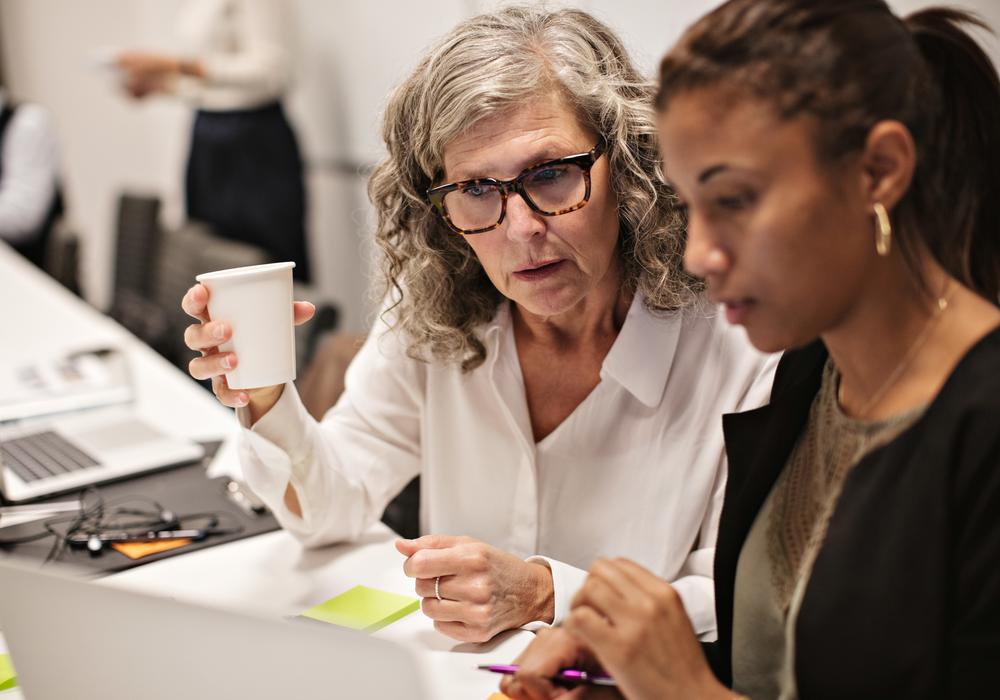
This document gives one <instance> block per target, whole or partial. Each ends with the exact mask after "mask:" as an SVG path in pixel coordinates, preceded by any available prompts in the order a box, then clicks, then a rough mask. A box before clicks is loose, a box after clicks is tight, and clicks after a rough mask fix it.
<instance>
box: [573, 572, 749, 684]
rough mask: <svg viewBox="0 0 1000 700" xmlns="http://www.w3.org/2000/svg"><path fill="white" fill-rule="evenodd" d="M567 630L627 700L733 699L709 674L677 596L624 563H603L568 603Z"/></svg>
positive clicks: (649, 575)
mask: <svg viewBox="0 0 1000 700" xmlns="http://www.w3.org/2000/svg"><path fill="white" fill-rule="evenodd" d="M572 606H573V609H572V612H571V613H570V615H569V618H568V619H567V620H566V622H565V624H564V627H565V628H566V629H567V630H568V631H569V632H570V633H572V634H573V635H574V636H576V637H577V638H578V639H579V641H580V643H581V644H582V645H583V646H585V647H586V648H588V649H590V651H591V652H592V653H593V654H594V655H595V656H596V657H597V660H598V661H599V662H600V663H601V666H603V667H604V669H605V670H606V671H607V673H608V674H610V675H611V677H612V678H614V679H615V680H616V681H617V683H618V688H619V689H620V690H621V691H622V694H623V695H624V696H625V697H627V698H629V700H647V699H648V700H654V699H655V700H663V699H664V698H701V699H712V698H720V699H721V698H725V699H726V700H731V699H732V698H734V697H736V696H735V695H734V694H733V692H732V691H730V690H729V689H727V688H726V687H725V686H723V685H722V684H721V683H719V681H718V680H717V679H716V678H715V676H714V675H713V674H712V671H711V669H710V668H709V667H708V663H707V662H706V660H705V655H704V652H702V649H701V645H700V644H699V643H698V639H697V637H696V636H695V633H694V629H693V628H692V627H691V621H690V620H689V619H688V616H687V612H686V611H685V610H684V605H683V604H682V602H681V599H680V596H679V595H678V594H677V591H675V590H674V588H673V586H671V585H670V584H669V583H667V582H666V581H664V580H662V579H661V578H659V577H658V576H656V575H655V574H653V573H651V572H649V571H647V570H646V569H644V568H643V567H641V566H639V565H638V564H636V563H635V562H632V561H629V560H627V559H613V560H608V559H602V560H599V561H597V562H596V563H595V564H594V565H593V566H592V567H591V569H590V575H589V576H588V577H587V580H586V582H585V583H584V584H583V587H582V588H581V589H580V590H579V591H578V592H577V594H576V596H574V598H573V603H572Z"/></svg>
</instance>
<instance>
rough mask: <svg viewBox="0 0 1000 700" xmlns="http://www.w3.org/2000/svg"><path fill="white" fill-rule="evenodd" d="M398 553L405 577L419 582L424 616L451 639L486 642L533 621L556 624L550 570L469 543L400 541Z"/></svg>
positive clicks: (445, 539) (441, 538) (429, 537)
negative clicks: (401, 560)
mask: <svg viewBox="0 0 1000 700" xmlns="http://www.w3.org/2000/svg"><path fill="white" fill-rule="evenodd" d="M396 549H398V550H399V552H400V553H401V554H405V555H406V562H404V564H403V572H404V573H405V574H406V575H407V576H409V577H410V578H415V579H416V580H417V582H416V590H417V595H419V596H421V597H422V598H423V601H422V603H421V608H422V610H423V611H424V614H425V615H427V616H428V617H430V618H431V619H433V620H434V627H435V629H437V630H438V631H439V632H441V633H443V634H446V635H448V636H449V637H453V638H454V639H457V640H459V641H462V642H485V641H487V640H489V639H491V638H493V637H494V636H495V635H497V634H498V633H499V632H502V631H504V630H507V629H512V628H515V627H520V626H522V625H524V624H527V623H529V622H533V621H535V620H542V621H544V622H551V621H552V618H553V615H554V604H553V601H554V596H553V591H552V573H551V572H550V571H549V569H548V567H547V566H544V565H542V564H533V563H531V562H526V561H524V560H523V559H521V558H519V557H516V556H514V555H513V554H510V553H508V552H504V551H502V550H500V549H497V548H496V547H491V546H490V545H488V544H485V543H484V542H479V541H478V540H474V539H472V538H471V537H449V536H446V535H425V536H424V537H419V538H417V539H415V540H397V541H396ZM435 581H437V590H435ZM437 594H440V597H441V599H440V600H438V595H437Z"/></svg>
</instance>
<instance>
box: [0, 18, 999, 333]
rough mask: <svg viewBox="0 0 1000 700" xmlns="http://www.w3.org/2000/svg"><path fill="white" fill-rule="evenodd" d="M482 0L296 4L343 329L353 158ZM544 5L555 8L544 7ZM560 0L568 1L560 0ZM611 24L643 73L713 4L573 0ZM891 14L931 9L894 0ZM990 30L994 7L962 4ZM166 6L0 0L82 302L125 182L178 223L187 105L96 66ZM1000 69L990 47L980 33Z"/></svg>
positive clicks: (324, 251) (364, 160)
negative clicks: (74, 255) (145, 94)
mask: <svg viewBox="0 0 1000 700" xmlns="http://www.w3.org/2000/svg"><path fill="white" fill-rule="evenodd" d="M497 4H498V3H497V2H493V1H491V0H434V1H433V2H422V3H414V2H406V1H404V0H384V1H383V2H372V3H340V2H330V1H329V0H294V2H291V1H290V2H289V7H290V10H291V11H295V12H296V19H297V21H296V26H297V32H298V65H299V70H298V80H297V82H296V87H295V89H294V91H293V92H292V94H291V95H290V96H289V100H288V106H289V112H290V114H291V116H292V119H293V121H294V122H295V123H296V125H297V127H298V132H299V136H300V138H301V140H302V143H303V147H304V151H305V153H306V157H307V161H308V163H309V173H308V187H309V194H310V212H309V227H310V228H309V231H310V245H311V248H312V251H313V255H314V259H315V260H316V261H317V263H318V264H317V265H316V268H317V278H318V279H317V289H316V291H315V297H317V298H321V299H330V300H333V301H336V302H338V303H339V304H340V305H341V306H342V308H343V309H344V311H345V319H344V320H345V325H346V326H347V327H348V328H350V329H353V330H360V329H363V328H364V327H365V326H366V323H367V319H368V317H369V312H370V308H371V306H370V302H369V300H368V295H367V290H366V286H367V280H368V275H369V273H370V268H369V266H368V259H369V256H370V254H371V249H370V245H369V244H368V242H367V241H368V233H369V231H370V217H371V214H370V211H369V207H368V205H367V198H366V195H365V190H364V180H363V178H362V177H360V176H358V175H357V174H352V172H351V169H350V168H351V167H352V166H353V165H364V164H370V163H372V162H374V161H375V160H376V159H377V157H378V154H379V150H380V141H379V129H378V127H379V113H380V111H381V107H382V104H383V102H384V99H385V96H386V94H387V92H388V91H389V89H390V88H391V87H392V85H394V84H395V83H396V82H398V81H399V80H400V79H401V78H402V77H403V76H404V75H405V74H406V73H407V71H408V70H409V69H410V68H412V66H413V65H414V64H415V63H416V61H417V59H418V56H419V54H420V52H421V49H422V48H423V47H425V46H427V45H428V44H430V43H431V42H433V41H434V39H435V38H436V37H438V36H440V35H441V34H443V33H445V32H446V31H447V30H448V29H449V28H450V27H451V26H452V25H453V24H455V23H456V22H457V21H458V20H460V19H461V18H463V17H466V16H470V15H472V14H474V13H475V12H479V11H482V10H485V9H488V8H492V7H494V6H496V5H497ZM549 4H550V5H552V4H554V3H549ZM558 4H568V3H565V2H561V3H558ZM573 4H575V5H577V6H579V7H581V8H583V9H586V10H588V11H590V12H593V13H594V14H596V15H597V16H599V17H600V18H601V19H603V20H604V21H606V22H608V23H609V24H610V25H611V26H612V27H614V28H615V29H617V30H618V31H619V32H620V33H621V34H622V36H623V38H624V39H625V41H626V43H627V44H628V46H629V47H630V49H631V50H632V51H633V54H634V56H635V57H636V59H637V61H638V62H639V63H640V65H641V66H642V67H643V68H644V69H646V70H647V71H649V72H650V73H652V72H653V71H654V70H655V67H656V64H657V61H658V59H659V57H660V56H661V55H662V54H663V53H664V51H665V50H666V49H667V48H668V47H669V46H670V44H671V43H672V42H673V41H675V40H676V39H677V37H678V36H679V35H680V33H681V32H682V31H683V29H684V27H686V26H687V25H688V24H689V23H690V22H691V21H693V20H694V19H696V18H697V17H698V16H700V15H701V14H703V13H704V12H705V11H707V10H708V9H710V8H712V7H714V6H715V5H717V4H718V0H686V1H683V2H682V1H680V0H674V2H663V1H662V0H660V1H659V2H657V1H655V0H617V1H616V2H615V3H613V4H612V3H610V2H600V1H598V0H580V1H579V2H576V3H573ZM890 4H891V5H892V6H893V7H894V8H895V9H896V10H897V11H899V12H901V13H906V12H909V11H911V10H913V9H915V8H917V7H923V6H926V5H928V4H932V3H929V2H926V1H923V0H893V1H892V2H891V3H890ZM957 4H959V5H961V6H964V7H968V8H970V9H973V10H975V11H977V12H979V13H980V14H981V15H982V16H983V17H984V18H985V19H986V20H987V21H988V22H989V23H990V24H991V25H992V26H994V27H996V28H997V29H998V30H1000V2H998V1H997V0H961V1H960V2H958V3H957ZM175 6H176V2H175V0H0V46H2V49H3V60H2V63H3V65H4V71H5V73H6V77H7V80H8V84H9V85H8V87H9V88H10V89H11V91H12V92H13V93H14V94H15V96H16V97H18V98H20V99H28V100H32V101H37V102H39V103H41V104H44V105H46V106H47V107H49V109H50V110H51V111H52V113H53V115H54V118H55V122H56V128H57V132H58V136H59V140H60V143H61V147H62V163H63V172H64V176H65V182H66V188H67V194H68V197H69V198H70V206H71V211H72V217H73V220H74V222H75V226H76V228H77V230H78V231H79V232H80V233H81V234H82V235H83V236H84V239H85V244H86V248H85V267H84V274H85V279H84V283H85V286H86V292H87V296H88V298H90V300H91V301H92V302H94V303H96V304H97V305H99V306H106V305H107V303H108V302H109V300H110V299H109V297H110V286H111V275H112V270H111V260H112V250H111V246H112V236H111V234H112V228H113V217H114V206H115V197H116V196H117V193H118V192H119V191H121V190H122V189H126V188H127V189H131V190H145V191H151V192H157V193H159V194H161V196H163V197H164V199H165V204H166V219H167V222H168V223H176V222H177V221H179V217H180V213H181V209H182V202H181V181H182V177H181V176H182V171H183V164H184V159H185V156H186V148H187V130H188V125H189V120H190V115H189V113H188V111H187V110H186V109H185V108H184V107H183V106H182V105H179V104H177V103H175V102H171V101H169V100H166V99H157V100H152V101H147V102H143V103H134V102H130V101H128V100H126V99H125V98H123V97H122V96H121V95H120V94H119V93H118V91H117V90H116V89H115V87H114V85H113V84H112V81H111V79H110V76H108V75H107V74H106V73H104V72H102V71H101V70H99V69H95V68H94V67H93V63H94V60H93V59H94V56H95V53H96V52H97V51H98V50H99V49H101V48H102V47H117V48H126V47H158V48H165V49H168V48H169V47H170V40H169V37H170V26H171V19H172V15H173V12H174V10H175ZM982 38H983V40H984V44H985V45H986V46H987V49H988V51H989V52H990V54H991V56H992V57H993V60H994V62H995V63H996V64H997V65H1000V41H998V40H997V38H996V37H994V36H986V35H984V36H983V37H982Z"/></svg>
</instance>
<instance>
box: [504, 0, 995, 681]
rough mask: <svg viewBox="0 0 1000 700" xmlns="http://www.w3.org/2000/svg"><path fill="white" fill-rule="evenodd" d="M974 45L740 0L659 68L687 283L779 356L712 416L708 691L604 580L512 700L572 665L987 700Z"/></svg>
mask: <svg viewBox="0 0 1000 700" xmlns="http://www.w3.org/2000/svg"><path fill="white" fill-rule="evenodd" d="M977 25H979V26H978V27H977ZM976 28H981V25H980V23H979V22H978V21H977V20H975V18H974V17H971V16H969V15H967V14H965V13H962V12H960V11H957V10H954V9H943V8H930V9H925V10H922V11H920V12H918V13H916V14H914V15H911V16H909V17H907V18H905V19H900V18H898V17H896V16H895V15H894V14H893V13H892V11H891V10H890V8H889V7H888V6H887V5H886V3H885V2H883V1H882V0H824V2H821V3H819V2H814V1H811V0H730V2H727V3H725V4H724V5H722V6H721V7H720V8H719V9H717V10H716V11H714V12H713V13H711V14H709V15H707V16H706V17H705V18H704V19H702V20H701V21H699V22H698V23H697V24H695V25H694V26H693V27H691V28H690V29H689V30H688V32H687V33H686V34H685V35H684V37H683V38H682V39H681V42H680V44H679V45H678V46H677V47H675V48H674V49H673V50H672V51H671V52H670V54H668V56H667V58H666V59H665V60H664V62H663V67H662V75H661V78H662V82H661V91H660V98H659V104H660V106H661V118H660V122H659V123H660V127H661V143H662V150H663V154H664V160H665V163H666V170H667V176H668V177H669V178H670V180H671V181H672V182H673V183H674V184H675V185H676V188H677V192H678V194H679V195H680V196H681V197H683V199H684V200H685V201H686V202H687V204H688V206H689V207H690V209H689V212H690V214H689V215H690V228H689V240H688V246H687V252H686V261H687V263H688V267H689V269H691V270H692V271H693V272H696V273H698V274H699V275H702V276H704V277H705V278H706V279H707V281H708V288H709V293H710V294H711V295H712V296H713V297H714V298H716V299H717V300H718V301H719V302H721V303H722V304H724V305H725V307H726V313H727V316H728V317H729V318H730V320H731V321H732V322H733V323H738V324H740V325H742V326H744V327H745V328H746V330H747V333H748V334H749V337H750V339H751V340H752V341H753V343H754V345H756V346H757V347H759V348H762V349H766V350H776V349H781V348H790V349H791V348H797V349H795V350H792V351H791V352H788V353H786V354H785V356H784V357H783V359H782V361H781V364H780V365H779V367H778V370H777V375H776V378H775V383H774V390H773V394H772V398H771V402H770V405H769V406H767V407H765V408H761V409H758V410H755V411H752V412H750V413H747V414H745V415H738V416H728V417H727V419H726V426H725V430H726V451H727V454H728V455H729V457H730V467H731V474H730V479H729V485H728V487H727V492H726V502H725V507H724V510H723V514H722V519H721V524H720V527H719V542H718V552H717V555H716V563H715V576H716V580H715V585H716V592H717V598H716V606H717V610H718V621H719V640H718V643H717V649H716V652H717V653H716V654H715V655H714V661H715V664H714V670H715V672H716V674H717V677H715V676H713V674H712V672H711V671H710V670H709V666H708V664H707V663H706V660H705V657H704V656H703V655H702V652H701V649H700V648H699V646H698V644H697V643H696V640H695V637H694V635H693V634H692V633H691V623H690V622H689V620H688V617H687V616H686V615H685V612H684V609H683V607H682V605H681V602H680V600H679V598H678V596H677V595H676V591H675V590H674V589H673V588H672V587H671V586H670V585H669V584H667V583H665V582H663V581H662V580H660V578H659V577H658V576H656V575H655V572H650V571H648V570H647V569H646V568H644V567H642V566H639V565H637V564H636V563H634V562H630V561H627V560H624V559H619V560H613V561H601V562H598V563H596V564H595V565H594V567H593V571H592V574H591V577H590V578H589V579H588V581H587V583H586V584H585V585H584V586H583V588H582V589H581V590H580V592H579V593H578V595H577V597H576V600H575V607H574V609H573V612H572V613H571V615H570V617H569V619H568V620H567V623H566V630H568V632H566V631H565V630H560V631H558V632H553V633H551V634H544V635H542V636H540V638H539V639H538V640H536V643H535V645H534V647H533V648H532V649H530V650H529V652H528V653H527V655H526V657H525V659H524V665H525V666H526V667H527V668H525V669H524V672H523V674H522V676H521V677H520V678H518V679H515V680H514V681H513V682H508V683H507V687H506V690H507V691H508V694H510V695H513V696H515V697H517V698H519V699H520V698H546V699H548V698H551V697H554V694H553V691H554V690H555V689H554V688H553V687H552V686H551V685H550V684H549V683H548V681H546V680H544V677H545V676H549V675H551V674H552V673H554V672H555V671H556V670H557V669H559V668H560V667H562V666H564V665H569V664H572V663H574V662H576V661H578V659H579V657H580V656H581V655H582V653H583V651H584V649H587V650H589V651H590V652H592V653H593V654H596V656H597V659H598V661H599V662H600V663H601V664H602V665H604V667H605V668H606V669H607V670H608V671H610V672H611V673H612V675H613V676H614V677H615V678H616V679H617V681H618V684H619V689H620V690H621V692H622V694H623V695H624V696H625V697H627V698H629V699H630V700H639V699H645V698H650V699H652V698H656V699H657V700H661V699H669V698H705V699H712V698H720V699H723V698H725V699H729V698H733V697H734V695H735V694H734V692H733V691H734V690H735V691H736V693H739V694H741V695H744V696H748V697H750V698H753V699H754V700H766V699H768V698H782V699H783V700H791V699H793V698H800V697H801V698H872V699H875V698H980V697H996V696H997V685H998V684H997V680H996V666H997V661H998V660H1000V518H998V517H997V514H998V513H1000V431H998V430H997V418H998V416H1000V377H998V374H997V367H998V366H1000V309H998V308H997V304H998V291H1000V238H998V233H1000V231H998V229H997V227H998V225H1000V205H998V201H997V198H996V196H995V194H994V192H993V190H994V189H995V188H996V185H997V182H998V179H1000V79H998V76H997V72H996V69H995V68H994V66H993V65H992V64H991V62H990V60H989V58H988V57H987V56H986V54H985V53H984V52H983V50H982V49H981V48H980V47H979V46H977V44H976V42H975V40H974V39H973V38H972V37H971V35H970V33H969V32H968V31H967V30H968V29H976ZM539 676H541V678H540V677H539ZM727 686H728V687H727ZM730 687H731V688H732V690H730V689H729V688H730ZM578 696H579V692H577V691H574V695H573V697H578Z"/></svg>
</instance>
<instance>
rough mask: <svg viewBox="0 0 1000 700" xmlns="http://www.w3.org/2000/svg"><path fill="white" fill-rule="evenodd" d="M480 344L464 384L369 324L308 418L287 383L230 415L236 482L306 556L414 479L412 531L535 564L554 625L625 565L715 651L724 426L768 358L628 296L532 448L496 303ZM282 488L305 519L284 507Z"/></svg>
mask: <svg viewBox="0 0 1000 700" xmlns="http://www.w3.org/2000/svg"><path fill="white" fill-rule="evenodd" d="M482 338H483V341H484V344H485V346H486V349H487V357H486V361H485V362H484V363H483V364H482V365H480V366H479V367H478V368H476V369H474V370H472V371H470V372H468V373H463V372H462V371H461V368H460V367H458V366H457V365H456V364H448V363H437V362H432V363H424V362H420V361H418V360H414V359H411V358H409V357H407V356H406V351H405V347H404V346H403V344H402V343H401V340H400V337H399V334H398V333H395V332H393V331H388V330H387V328H386V326H385V324H384V323H381V322H380V323H379V325H378V326H377V327H376V329H375V330H374V331H373V332H372V334H371V335H370V336H369V338H368V340H367V341H366V342H365V344H364V346H363V347H362V348H361V350H360V352H359V353H358V355H357V357H356V358H355V360H354V362H353V363H352V364H351V366H350V368H349V369H348V372H347V377H346V389H345V392H344V394H343V396H342V397H341V399H340V401H339V402H338V403H337V405H336V406H334V407H333V408H332V409H330V411H329V412H328V413H327V414H326V416H325V417H324V418H323V420H322V421H321V422H317V421H315V420H314V419H313V418H311V417H310V416H309V414H308V413H307V412H306V410H305V408H304V407H303V405H302V402H301V400H300V399H299V397H298V393H297V392H296V391H295V389H294V386H293V385H291V384H289V385H288V386H286V387H285V391H284V392H283V394H282V396H281V398H280V399H279V401H278V403H277V404H276V405H275V406H274V407H273V408H272V409H271V410H270V411H269V412H268V413H267V414H265V415H264V416H263V417H262V418H261V419H260V420H258V421H257V423H256V424H255V425H254V426H253V428H252V429H246V428H247V426H248V421H249V413H248V411H247V409H239V410H238V411H237V416H238V417H239V419H240V422H241V424H242V425H243V427H244V430H243V431H241V440H240V457H241V462H242V465H243V469H244V476H245V478H246V479H247V481H248V483H249V484H250V486H251V487H252V488H253V489H254V490H255V491H256V492H257V493H258V494H259V495H260V497H261V498H262V499H263V500H264V501H265V502H266V503H267V505H268V506H269V507H270V508H271V509H272V511H273V512H274V513H275V515H276V516H277V518H278V520H279V521H280V522H281V524H282V525H283V526H284V527H285V528H286V529H287V530H288V531H290V532H291V533H293V534H294V535H295V536H297V537H298V538H299V539H300V540H301V541H302V542H303V543H304V544H306V545H308V546H316V545H321V544H325V543H331V542H337V541H344V540H351V539H353V538H356V537H358V536H359V535H360V534H361V533H362V532H364V531H365V529H366V528H367V527H369V525H371V524H372V523H373V522H375V521H376V520H378V518H379V517H380V516H381V514H382V511H383V510H384V508H385V506H386V504H387V503H388V502H389V501H390V500H391V499H392V498H393V497H394V496H395V495H396V494H397V493H398V492H399V491H400V490H401V489H402V488H403V486H405V485H406V484H407V482H409V480H410V479H412V478H413V477H414V476H416V475H417V474H421V475H422V478H421V493H420V499H421V500H420V529H421V532H422V533H424V534H428V533H434V534H446V535H468V536H471V537H474V538H477V539H480V540H482V541H484V542H487V543H489V544H491V545H493V546H496V547H499V548H501V549H504V550H507V551H509V552H512V553H514V554H517V555H518V556H522V557H529V556H532V555H536V556H538V557H540V559H539V561H541V562H542V563H545V564H547V565H548V566H549V568H550V569H551V571H552V578H553V584H554V590H555V601H554V602H555V617H556V621H559V620H561V619H563V618H564V617H565V616H566V615H567V613H568V612H569V604H570V600H571V599H572V596H573V594H574V592H575V591H576V590H577V589H578V588H579V587H580V585H582V583H583V579H584V578H585V577H586V571H585V570H586V569H587V568H588V567H589V566H590V564H591V563H592V562H593V561H594V560H595V559H596V558H598V557H610V556H624V557H628V558H631V559H634V560H635V561H637V562H639V563H640V564H642V565H644V566H646V567H647V568H649V569H651V570H652V571H654V572H656V573H657V574H659V575H661V576H663V577H664V578H665V579H667V580H669V581H671V582H673V584H674V586H675V587H676V589H677V591H678V593H679V594H680V596H681V599H682V600H683V602H684V605H685V608H686V610H687V612H688V615H689V616H690V618H691V621H692V623H693V625H694V628H695V630H696V631H697V632H698V633H699V635H701V636H702V638H703V639H705V640H711V639H714V638H715V594H714V588H713V581H712V566H713V557H714V553H715V539H716V534H717V528H718V519H719V513H720V510H721V507H722V499H723V491H724V486H725V476H726V471H725V452H724V449H723V438H722V415H723V414H724V413H729V412H732V411H741V410H745V409H748V408H754V407H757V406H759V405H761V404H762V403H764V402H765V401H766V400H767V398H768V397H769V395H770V388H771V380H772V375H773V371H774V367H775V365H776V357H773V356H766V355H762V354H760V353H758V352H757V351H756V350H754V349H753V348H752V346H751V345H750V344H749V342H748V341H747V339H746V336H745V334H744V332H743V331H742V330H741V329H738V328H733V327H730V326H728V324H726V323H725V321H724V320H722V319H721V318H719V317H718V316H717V315H716V313H715V310H714V309H712V308H711V307H710V306H708V305H707V304H705V305H702V306H700V307H699V308H697V309H689V310H687V311H683V312H676V313H672V314H668V315H666V316H654V315H652V314H651V313H650V312H649V311H648V310H647V309H646V307H645V306H644V304H643V302H642V299H641V298H640V297H639V296H638V295H637V296H636V299H635V300H634V301H633V303H632V305H631V308H630V309H629V312H628V315H627V317H626V319H625V323H624V324H623V326H622V329H621V331H620V332H619V334H618V337H617V338H616V340H615V342H614V344H613V346H612V347H611V350H610V351H609V352H608V355H607V356H606V357H605V359H604V363H603V365H602V368H601V373H600V377H601V380H600V382H599V383H598V385H597V386H596V387H595V388H594V390H593V391H592V392H591V393H590V394H589V395H588V396H587V398H586V399H585V400H584V401H583V402H582V403H581V404H580V405H579V406H577V407H576V409H575V410H574V411H573V413H572V414H571V415H570V416H569V417H567V418H566V420H564V421H563V423H562V424H560V425H559V426H558V427H557V428H556V429H555V430H554V431H553V432H552V433H550V434H549V435H547V436H546V437H545V438H544V439H542V440H541V441H539V442H537V443H536V442H535V441H534V439H533V435H532V430H531V422H530V418H529V414H528V408H527V403H526V400H525V394H524V383H523V379H522V375H521V368H520V364H519V361H518V356H517V349H516V347H515V344H514V330H513V325H512V323H511V313H510V306H509V303H503V304H501V306H500V309H499V311H498V313H497V314H496V316H495V318H494V319H493V320H492V321H491V322H490V323H489V324H487V325H486V327H485V328H484V330H483V335H482ZM289 480H290V481H291V483H292V485H293V486H294V487H295V490H296V492H297V494H298V496H299V502H300V505H301V507H302V517H301V518H300V517H298V516H296V515H294V514H293V513H291V512H290V511H289V510H288V509H287V508H286V507H285V505H284V498H283V494H284V491H285V487H286V485H287V483H288V482H289Z"/></svg>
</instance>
